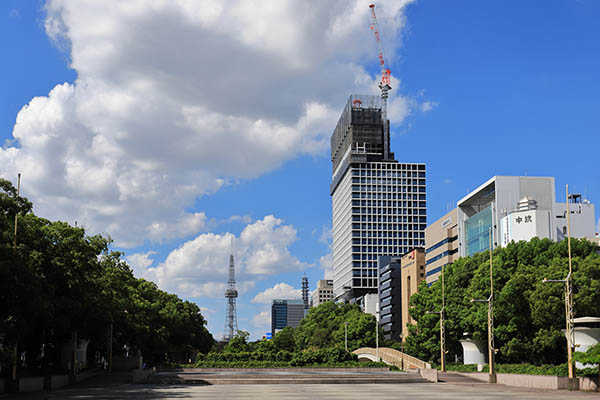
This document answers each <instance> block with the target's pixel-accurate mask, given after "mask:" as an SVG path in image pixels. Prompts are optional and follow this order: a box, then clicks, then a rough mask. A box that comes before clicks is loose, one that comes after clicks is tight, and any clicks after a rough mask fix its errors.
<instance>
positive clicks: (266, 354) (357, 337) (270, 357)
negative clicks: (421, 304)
mask: <svg viewBox="0 0 600 400" xmlns="http://www.w3.org/2000/svg"><path fill="white" fill-rule="evenodd" d="M346 324H347V339H348V342H347V343H348V350H349V351H352V350H355V349H357V348H360V347H366V346H372V347H374V346H375V341H376V336H377V334H376V331H375V329H376V326H377V324H376V322H375V317H374V316H373V315H370V314H365V313H363V312H362V311H361V309H360V307H359V306H358V305H356V304H352V305H351V304H335V303H333V302H326V303H323V304H321V305H319V306H318V307H314V308H311V309H310V311H309V313H308V315H307V316H305V317H304V318H303V319H302V321H301V322H300V325H299V326H298V327H297V328H291V327H287V328H284V329H282V330H281V331H280V332H278V333H277V334H276V335H275V336H274V338H273V339H272V340H259V341H256V342H248V334H247V333H245V332H241V333H240V334H239V335H238V336H236V337H234V338H233V339H231V340H230V341H229V343H227V344H216V345H215V347H214V348H213V351H211V352H210V353H208V354H206V355H201V356H200V357H199V359H200V360H201V362H238V363H243V362H263V361H264V362H283V363H288V362H289V363H290V365H295V366H299V365H315V364H327V365H334V364H339V363H345V362H355V361H356V357H355V356H353V355H352V354H350V353H349V351H348V352H347V351H346V350H345V343H346V342H345V333H346V332H345V331H346ZM379 335H380V340H381V338H383V334H382V332H381V331H380V332H379ZM220 346H221V347H220ZM240 365H241V364H240Z"/></svg>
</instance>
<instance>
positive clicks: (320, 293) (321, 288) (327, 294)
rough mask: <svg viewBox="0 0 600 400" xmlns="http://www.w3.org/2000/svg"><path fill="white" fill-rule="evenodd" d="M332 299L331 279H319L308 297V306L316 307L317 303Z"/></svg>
mask: <svg viewBox="0 0 600 400" xmlns="http://www.w3.org/2000/svg"><path fill="white" fill-rule="evenodd" d="M332 300H333V280H331V279H321V280H320V281H318V282H317V288H316V289H315V291H314V292H313V293H312V296H311V298H310V306H311V307H317V306H318V305H319V304H322V303H325V302H326V301H332Z"/></svg>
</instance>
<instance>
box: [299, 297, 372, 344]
mask: <svg viewBox="0 0 600 400" xmlns="http://www.w3.org/2000/svg"><path fill="white" fill-rule="evenodd" d="M344 322H347V323H348V350H350V351H352V350H355V349H358V348H360V347H368V346H371V347H375V339H376V333H375V326H376V321H375V317H374V316H373V315H371V314H366V313H363V312H362V311H361V309H360V307H359V306H358V305H356V304H336V303H334V302H331V301H328V302H325V303H323V304H321V305H319V306H318V307H314V308H311V309H310V311H309V313H308V315H307V316H306V317H304V318H303V319H302V321H301V322H300V325H299V326H298V327H297V328H296V329H295V332H294V338H295V343H296V346H297V348H298V349H300V350H305V349H318V348H326V347H341V348H343V347H344ZM379 329H380V331H379V338H380V340H382V339H383V333H382V331H381V328H379Z"/></svg>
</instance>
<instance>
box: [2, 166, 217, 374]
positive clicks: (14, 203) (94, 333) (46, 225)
mask: <svg viewBox="0 0 600 400" xmlns="http://www.w3.org/2000/svg"><path fill="white" fill-rule="evenodd" d="M31 209H32V204H31V203H30V202H29V201H28V200H27V199H25V198H23V197H19V196H17V195H16V190H15V188H14V187H13V186H12V184H11V183H10V182H8V181H6V180H4V179H1V178H0V301H1V302H2V305H3V306H2V307H0V363H4V364H10V363H12V362H14V361H15V357H14V354H22V353H23V354H25V363H24V364H23V365H24V366H25V365H26V366H27V368H29V369H37V368H41V369H42V370H44V369H45V368H47V367H48V366H49V365H50V364H53V365H60V363H59V362H60V361H61V360H60V356H61V354H60V349H61V347H62V345H63V343H65V342H68V341H69V340H70V339H71V337H72V336H73V335H74V334H77V336H78V337H79V338H85V339H90V340H91V344H92V348H94V349H95V350H102V351H104V350H105V349H106V337H107V335H106V334H107V332H108V329H109V327H110V326H111V324H112V325H113V326H114V327H115V337H114V341H115V346H114V348H115V349H116V351H118V350H119V349H123V348H129V349H131V350H132V351H134V353H135V352H138V353H139V354H142V355H143V356H144V357H145V358H146V359H148V360H153V361H155V362H160V361H164V360H165V355H166V357H167V358H172V357H176V358H179V359H185V360H186V361H187V358H188V356H189V355H190V354H195V353H196V352H198V351H200V352H207V351H208V349H210V347H211V346H212V343H213V339H212V336H211V335H210V334H209V333H208V331H207V330H206V327H205V325H206V321H205V320H204V318H203V317H202V315H201V313H200V309H199V308H198V306H197V305H195V304H193V303H190V302H187V301H182V300H181V299H179V298H178V297H177V296H175V295H172V294H168V293H166V292H164V291H161V290H160V289H158V287H157V286H156V285H155V284H154V283H152V282H147V281H145V280H143V279H137V278H135V277H134V276H133V273H132V271H131V269H130V268H129V266H128V265H127V264H126V263H125V262H124V261H122V260H121V254H120V253H118V252H111V251H110V250H109V248H110V243H111V240H110V238H109V237H103V236H100V235H94V236H88V235H86V233H85V230H84V229H83V228H81V227H73V226H71V225H69V224H67V223H65V222H60V221H49V220H47V219H44V218H39V217H37V216H35V215H33V214H32V213H31ZM15 214H18V215H19V219H18V232H19V236H18V240H17V246H16V249H15V248H14V247H13V240H14V221H15ZM15 346H16V350H17V351H16V352H15ZM41 349H44V350H43V351H41ZM88 353H92V352H90V351H89V348H88ZM92 354H93V353H92ZM63 361H64V360H63ZM2 370H3V371H7V370H8V369H7V368H3V369H2Z"/></svg>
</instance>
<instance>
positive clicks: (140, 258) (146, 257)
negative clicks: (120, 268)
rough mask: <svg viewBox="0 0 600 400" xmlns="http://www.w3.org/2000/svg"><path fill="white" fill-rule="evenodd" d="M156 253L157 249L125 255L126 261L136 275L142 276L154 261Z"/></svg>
mask: <svg viewBox="0 0 600 400" xmlns="http://www.w3.org/2000/svg"><path fill="white" fill-rule="evenodd" d="M154 254H156V252H155V251H152V250H151V251H148V252H146V253H134V254H130V255H128V256H126V257H125V261H127V263H128V264H129V266H130V267H131V269H132V270H133V273H134V275H135V276H138V277H141V276H143V274H144V273H145V271H146V270H147V269H148V268H149V267H150V266H151V265H152V263H154V260H153V259H152V258H151V256H153V255H154Z"/></svg>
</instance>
